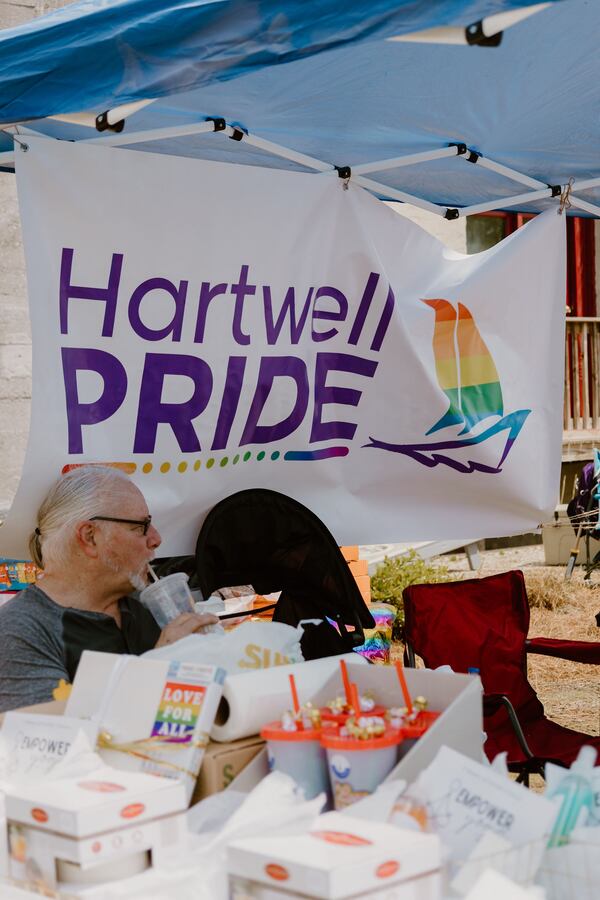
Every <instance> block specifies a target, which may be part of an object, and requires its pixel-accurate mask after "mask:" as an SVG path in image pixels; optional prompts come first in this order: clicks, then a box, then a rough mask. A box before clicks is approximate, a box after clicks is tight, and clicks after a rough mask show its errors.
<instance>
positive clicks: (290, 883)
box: [227, 813, 441, 900]
mask: <svg viewBox="0 0 600 900" xmlns="http://www.w3.org/2000/svg"><path fill="white" fill-rule="evenodd" d="M440 866H441V847H440V842H439V839H438V838H437V837H436V836H435V835H431V834H421V833H420V832H416V831H403V830H401V829H399V828H395V827H394V826H391V825H383V824H379V823H374V822H367V821H365V820H363V819H355V818H352V817H351V816H348V815H341V814H339V813H326V814H325V815H322V816H319V817H318V819H317V820H316V822H315V823H314V825H313V826H312V828H311V829H310V831H309V832H307V833H306V834H301V835H288V836H284V837H267V838H264V837H254V838H244V839H242V840H237V841H233V842H232V843H231V844H230V845H229V846H228V848H227V872H228V875H229V885H230V897H231V898H232V900H242V898H254V897H256V898H261V900H267V898H268V900H271V898H282V900H284V898H289V897H290V896H292V897H316V898H323V900H345V898H351V897H381V898H383V897H385V898H386V900H388V898H389V900H396V898H397V900H409V898H410V900H416V898H420V900H425V898H427V900H438V898H440V897H441V877H440Z"/></svg>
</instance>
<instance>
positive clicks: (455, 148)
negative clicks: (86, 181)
mask: <svg viewBox="0 0 600 900" xmlns="http://www.w3.org/2000/svg"><path fill="white" fill-rule="evenodd" d="M148 102H151V101H148ZM123 109H124V108H123V107H122V108H119V112H121V110H123ZM127 111H128V112H129V110H127ZM131 112H135V110H134V109H131ZM89 118H90V119H92V118H93V119H94V121H95V122H96V128H101V127H102V122H108V123H109V125H108V126H106V125H105V126H104V127H109V128H114V126H115V124H116V125H117V126H121V130H119V128H117V129H116V130H112V131H111V132H110V133H106V132H105V133H104V134H103V135H102V137H93V138H84V139H82V141H81V142H82V143H85V144H99V145H101V146H106V147H118V146H128V147H129V146H133V145H134V144H140V143H152V142H153V141H158V140H168V139H170V138H177V137H186V136H192V135H202V134H220V135H222V136H223V137H227V138H230V139H232V140H234V141H236V142H239V143H244V144H247V145H249V146H252V147H255V148H256V149H258V150H262V151H263V152H265V153H270V154H271V155H273V156H277V157H280V158H282V159H287V160H288V161H290V162H293V163H294V164H296V165H299V166H303V167H304V168H306V169H309V170H312V171H313V172H316V173H319V174H320V175H329V176H334V177H339V178H342V179H343V180H344V182H346V184H347V183H348V182H349V181H350V180H351V181H352V183H354V184H358V185H360V186H361V187H363V188H365V190H367V191H370V192H371V193H373V194H376V195H377V196H379V197H381V198H384V199H387V200H396V201H400V202H402V203H406V204H409V205H411V206H416V207H418V208H419V209H423V210H426V211H427V212H431V213H433V214H435V215H438V216H440V217H442V218H446V219H458V218H464V217H466V216H471V215H475V214H477V213H483V212H491V211H493V210H497V209H506V208H509V207H514V206H520V205H522V204H523V205H524V204H527V203H531V202H533V201H535V200H543V199H547V198H552V197H556V198H560V197H561V195H562V194H563V193H564V192H565V191H566V190H568V199H569V203H570V205H571V206H573V207H576V208H578V209H581V210H583V211H585V212H588V213H590V214H591V215H594V216H597V217H599V218H600V206H597V205H595V204H593V203H589V202H588V201H587V200H585V199H582V198H581V197H577V196H575V192H577V191H585V190H588V189H590V188H593V187H597V186H599V185H600V177H593V178H585V179H581V180H579V181H575V182H574V183H572V184H571V185H570V186H569V185H568V184H567V183H565V184H548V183H545V182H543V181H540V180H539V179H535V178H532V177H531V176H529V175H527V174H526V173H524V172H518V171H517V170H515V169H511V168H509V167H508V166H505V165H502V163H498V162H495V161H494V160H492V159H489V158H488V157H486V156H484V155H483V154H482V153H480V152H479V151H477V150H473V149H471V148H469V147H468V145H467V144H465V143H449V144H447V145H446V146H444V147H438V148H435V149H432V150H427V151H424V152H421V153H411V154H407V155H405V156H396V157H392V158H389V159H381V160H374V161H373V162H368V163H361V164H359V165H357V166H354V167H351V166H348V165H334V164H333V163H328V162H325V161H324V160H321V159H316V158H315V157H313V156H309V155H308V154H306V153H300V152H298V151H296V150H293V149H291V148H289V147H284V146H282V145H281V144H277V143H274V142H273V141H269V140H266V139H265V138H261V137H258V136H256V135H253V134H249V133H248V132H246V131H245V129H243V128H241V127H240V126H238V125H229V124H227V122H226V121H225V119H224V118H220V117H211V118H209V119H203V120H202V121H198V122H192V123H189V124H187V125H178V126H171V127H165V128H154V129H148V130H146V131H138V132H132V133H125V132H124V131H123V130H122V122H123V119H121V120H118V121H116V112H115V111H114V110H108V111H107V112H106V113H102V114H101V115H100V116H96V117H93V116H92V115H91V114H90V115H89ZM98 120H101V123H100V125H99V124H98ZM13 129H14V130H13ZM17 129H18V130H17ZM4 130H5V131H6V132H7V133H10V134H11V135H12V137H13V138H14V139H15V142H18V143H19V145H20V147H21V149H22V150H24V149H26V146H27V145H26V141H24V139H25V138H26V136H27V135H31V136H36V137H42V138H46V139H47V140H55V138H50V137H48V136H47V135H44V134H42V133H40V132H36V131H34V130H32V129H31V128H28V127H26V126H9V128H8V129H4ZM15 152H16V151H15V150H12V151H6V152H3V153H0V167H7V166H12V165H14V158H15ZM453 156H456V157H460V158H462V159H463V160H464V161H465V162H467V163H470V164H472V165H477V166H479V167H480V168H483V169H486V170H488V171H491V172H494V173H495V174H497V175H500V176H502V177H504V178H506V179H508V180H511V181H515V182H517V183H519V184H522V185H524V186H525V187H528V188H530V189H531V190H529V191H525V192H521V193H519V194H513V195H509V196H506V197H500V198H496V199H494V200H489V201H486V202H483V203H475V204H471V205H470V206H442V205H440V204H437V203H433V202H431V201H429V200H425V199H424V198H422V197H416V196H414V195H413V194H410V193H408V192H406V191H402V190H398V189H396V188H393V187H391V186H389V185H386V184H384V183H382V182H380V181H377V180H374V179H372V178H366V177H365V175H366V174H367V173H371V172H386V171H390V170H392V169H399V168H403V167H406V166H415V165H420V164H423V163H426V162H430V161H432V160H436V159H445V158H447V157H453ZM567 182H568V179H567Z"/></svg>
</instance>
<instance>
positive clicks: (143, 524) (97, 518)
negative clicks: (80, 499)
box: [89, 516, 152, 537]
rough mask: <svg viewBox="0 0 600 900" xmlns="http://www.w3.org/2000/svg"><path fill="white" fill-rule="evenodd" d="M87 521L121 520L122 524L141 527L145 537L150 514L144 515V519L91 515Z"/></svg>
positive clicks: (150, 522) (150, 517)
mask: <svg viewBox="0 0 600 900" xmlns="http://www.w3.org/2000/svg"><path fill="white" fill-rule="evenodd" d="M89 521H90V522H95V521H100V522H121V523H122V524H123V525H137V526H138V528H141V529H142V534H143V536H144V537H146V535H147V534H148V529H149V528H150V525H151V524H152V516H146V518H145V519H117V518H115V516H92V517H91V518H90V520H89Z"/></svg>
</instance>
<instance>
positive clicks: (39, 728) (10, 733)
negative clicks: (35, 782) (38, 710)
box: [0, 712, 98, 781]
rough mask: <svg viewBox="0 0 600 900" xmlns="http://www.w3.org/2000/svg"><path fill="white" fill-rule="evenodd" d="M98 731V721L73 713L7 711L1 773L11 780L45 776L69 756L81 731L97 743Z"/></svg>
mask: <svg viewBox="0 0 600 900" xmlns="http://www.w3.org/2000/svg"><path fill="white" fill-rule="evenodd" d="M97 731H98V726H97V724H96V723H95V722H90V721H84V720H82V719H75V718H73V717H71V716H45V715H37V714H35V713H22V712H7V713H6V714H5V717H4V722H3V724H2V730H1V731H0V742H1V751H2V752H1V754H0V777H1V778H2V780H7V781H10V780H15V779H21V778H36V777H38V776H39V777H42V776H44V775H46V774H47V773H48V772H50V771H51V770H52V769H53V768H54V766H55V765H56V764H57V763H59V762H61V761H62V760H63V759H64V758H65V756H66V755H67V753H68V752H69V750H70V749H71V746H72V744H73V743H74V741H75V738H76V737H77V734H78V733H79V732H83V733H84V734H85V735H86V736H87V737H88V738H89V741H90V743H91V745H92V747H93V746H94V745H95V743H96V734H97Z"/></svg>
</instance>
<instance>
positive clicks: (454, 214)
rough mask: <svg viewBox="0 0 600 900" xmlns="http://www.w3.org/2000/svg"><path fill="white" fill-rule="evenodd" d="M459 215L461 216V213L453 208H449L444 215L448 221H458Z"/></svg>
mask: <svg viewBox="0 0 600 900" xmlns="http://www.w3.org/2000/svg"><path fill="white" fill-rule="evenodd" d="M459 215H460V213H459V212H458V210H457V209H454V208H453V207H448V209H447V210H446V212H445V213H444V218H445V219H448V220H450V219H458V217H459Z"/></svg>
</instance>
